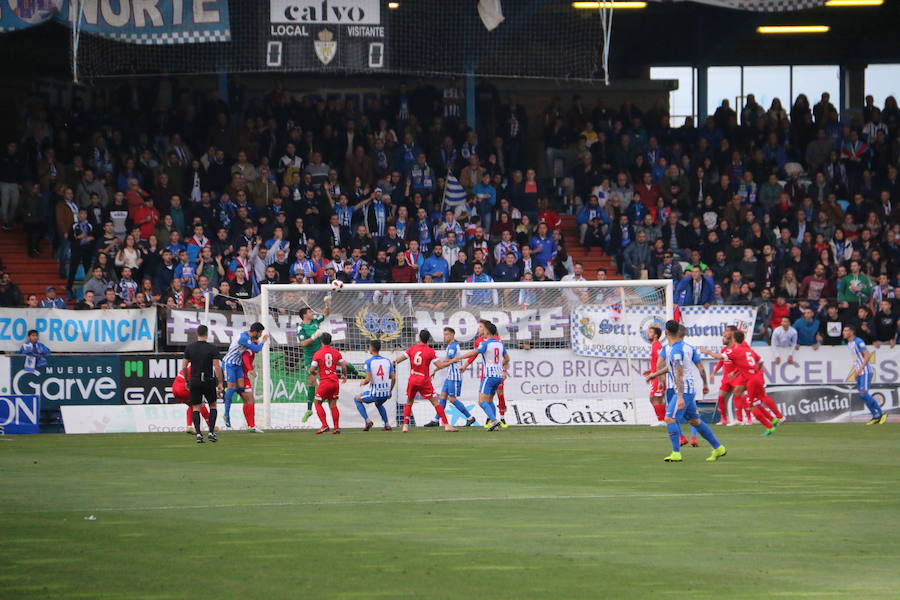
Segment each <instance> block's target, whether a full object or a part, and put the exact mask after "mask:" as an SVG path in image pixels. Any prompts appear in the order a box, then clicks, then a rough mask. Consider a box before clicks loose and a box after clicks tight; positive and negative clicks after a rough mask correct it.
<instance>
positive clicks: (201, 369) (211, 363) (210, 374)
mask: <svg viewBox="0 0 900 600" xmlns="http://www.w3.org/2000/svg"><path fill="white" fill-rule="evenodd" d="M208 335H209V328H208V327H207V326H206V325H201V326H200V327H198V328H197V341H196V342H192V343H190V344H188V345H187V348H185V349H184V361H182V364H181V372H182V373H187V368H188V366H189V365H190V368H191V377H190V379H187V385H188V389H189V390H190V392H191V400H190V403H191V408H192V409H193V411H194V412H193V415H192V417H193V419H194V431H196V432H197V443H198V444H202V443H203V434H202V433H201V432H200V406H201V405H202V404H203V401H204V400H206V402H207V404H209V441H211V442H217V441H219V439H218V438H217V437H216V417H217V416H218V414H219V412H218V411H217V410H216V399H217V398H218V397H219V396H221V395H222V381H223V379H224V378H223V377H222V365H221V363H220V362H219V351H218V350H217V349H216V347H215V346H213V345H212V344H210V343H209V342H207V341H206V337H207V336H208Z"/></svg>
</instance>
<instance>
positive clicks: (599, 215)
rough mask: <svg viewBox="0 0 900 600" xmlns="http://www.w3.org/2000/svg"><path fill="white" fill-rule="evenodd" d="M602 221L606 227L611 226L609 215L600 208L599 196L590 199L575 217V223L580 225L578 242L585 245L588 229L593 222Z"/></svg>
mask: <svg viewBox="0 0 900 600" xmlns="http://www.w3.org/2000/svg"><path fill="white" fill-rule="evenodd" d="M595 219H600V220H601V221H603V223H605V224H606V225H609V215H607V214H606V211H605V210H603V208H602V207H601V206H600V199H599V198H597V196H591V197H590V198H588V201H587V203H585V204H582V205H581V209H579V211H578V215H576V217H575V223H577V224H578V240H579V241H580V242H581V245H582V246H583V245H584V238H585V236H586V235H587V232H588V228H589V227H591V226H592V223H591V221H594V220H595Z"/></svg>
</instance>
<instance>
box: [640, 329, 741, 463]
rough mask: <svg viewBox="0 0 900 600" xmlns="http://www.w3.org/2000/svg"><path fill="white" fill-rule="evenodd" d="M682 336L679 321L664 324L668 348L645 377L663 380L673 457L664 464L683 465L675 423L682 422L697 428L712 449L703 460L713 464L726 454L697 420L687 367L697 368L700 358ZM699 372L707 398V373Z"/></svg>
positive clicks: (693, 394)
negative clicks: (689, 364) (692, 365)
mask: <svg viewBox="0 0 900 600" xmlns="http://www.w3.org/2000/svg"><path fill="white" fill-rule="evenodd" d="M684 333H685V331H684V328H683V326H682V325H681V324H680V323H678V321H668V322H667V323H666V339H667V340H668V344H667V345H666V346H663V348H662V350H660V354H659V362H658V363H657V371H656V372H655V373H651V374H650V375H648V376H647V381H648V382H649V381H650V380H652V379H655V378H656V377H659V376H661V375H665V376H666V401H667V406H666V427H667V428H668V430H669V439H670V440H671V442H672V453H671V454H670V455H669V456H667V457H666V458H665V459H664V460H665V461H666V462H682V457H681V441H680V440H681V428H680V427H679V425H678V422H679V421H680V420H681V419H682V418H684V419H686V420H687V422H688V423H690V424H691V425H693V426H694V427H696V428H697V432H698V433H699V434H700V435H701V436H702V437H703V439H705V440H706V441H707V442H709V444H710V445H711V446H712V447H713V451H712V454H710V456H709V458H707V459H706V460H707V461H710V462H712V461H716V460H719V459H720V458H722V457H723V456H725V454H727V450H726V449H725V446H723V445H722V444H720V443H719V440H717V439H716V436H715V434H714V433H713V431H712V429H710V427H709V425H707V424H706V423H704V422H703V421H702V420H701V419H700V413H699V412H698V411H697V403H696V400H695V394H696V384H695V383H694V374H693V371H692V370H691V369H689V367H688V363H694V364H698V363H699V362H700V356H699V354H698V353H697V350H696V349H695V348H694V347H693V346H691V345H690V344H688V343H687V342H685V341H684ZM699 371H700V377H701V378H702V379H703V394H706V393H707V392H709V385H708V383H707V381H706V371H704V370H703V369H700V370H699Z"/></svg>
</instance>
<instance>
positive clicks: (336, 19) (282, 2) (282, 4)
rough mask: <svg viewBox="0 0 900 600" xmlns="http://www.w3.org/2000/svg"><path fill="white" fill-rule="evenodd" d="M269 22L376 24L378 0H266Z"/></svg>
mask: <svg viewBox="0 0 900 600" xmlns="http://www.w3.org/2000/svg"><path fill="white" fill-rule="evenodd" d="M269 12H270V20H271V22H272V23H322V24H324V23H331V24H334V25H378V24H380V23H381V7H380V5H379V0H270V5H269Z"/></svg>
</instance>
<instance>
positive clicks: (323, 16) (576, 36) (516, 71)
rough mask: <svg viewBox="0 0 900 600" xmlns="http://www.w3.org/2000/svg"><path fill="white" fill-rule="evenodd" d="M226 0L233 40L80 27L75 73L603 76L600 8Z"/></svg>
mask: <svg viewBox="0 0 900 600" xmlns="http://www.w3.org/2000/svg"><path fill="white" fill-rule="evenodd" d="M389 4H390V5H394V4H395V3H393V2H390V3H389V2H387V0H231V1H230V2H229V11H230V32H231V41H228V42H207V43H186V44H169V45H166V44H162V45H135V44H129V43H123V42H116V41H112V40H110V39H108V38H102V37H98V36H96V35H91V34H89V33H87V31H85V32H83V33H82V34H81V35H80V38H79V42H78V44H77V51H76V57H75V59H76V62H77V65H78V70H79V75H80V77H81V78H87V79H89V78H94V77H108V76H121V75H130V74H158V73H168V74H185V73H215V72H226V73H250V72H310V73H316V74H319V75H328V74H330V73H360V74H362V73H378V72H383V73H398V74H421V75H461V74H465V73H468V72H472V71H474V72H476V73H477V74H479V75H484V76H499V77H527V78H553V79H566V78H573V79H593V78H597V77H601V76H602V74H601V55H602V52H601V50H602V46H603V25H602V22H601V16H600V11H599V10H597V9H593V10H575V9H573V7H572V3H571V2H568V1H563V0H503V1H502V3H501V4H502V10H503V16H504V20H503V21H502V23H500V25H499V26H497V27H496V28H495V29H494V30H493V31H488V29H487V28H486V27H485V24H484V22H483V21H482V19H481V17H480V16H479V12H478V9H477V6H478V2H477V0H400V2H399V3H396V4H399V6H397V7H396V8H389Z"/></svg>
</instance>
